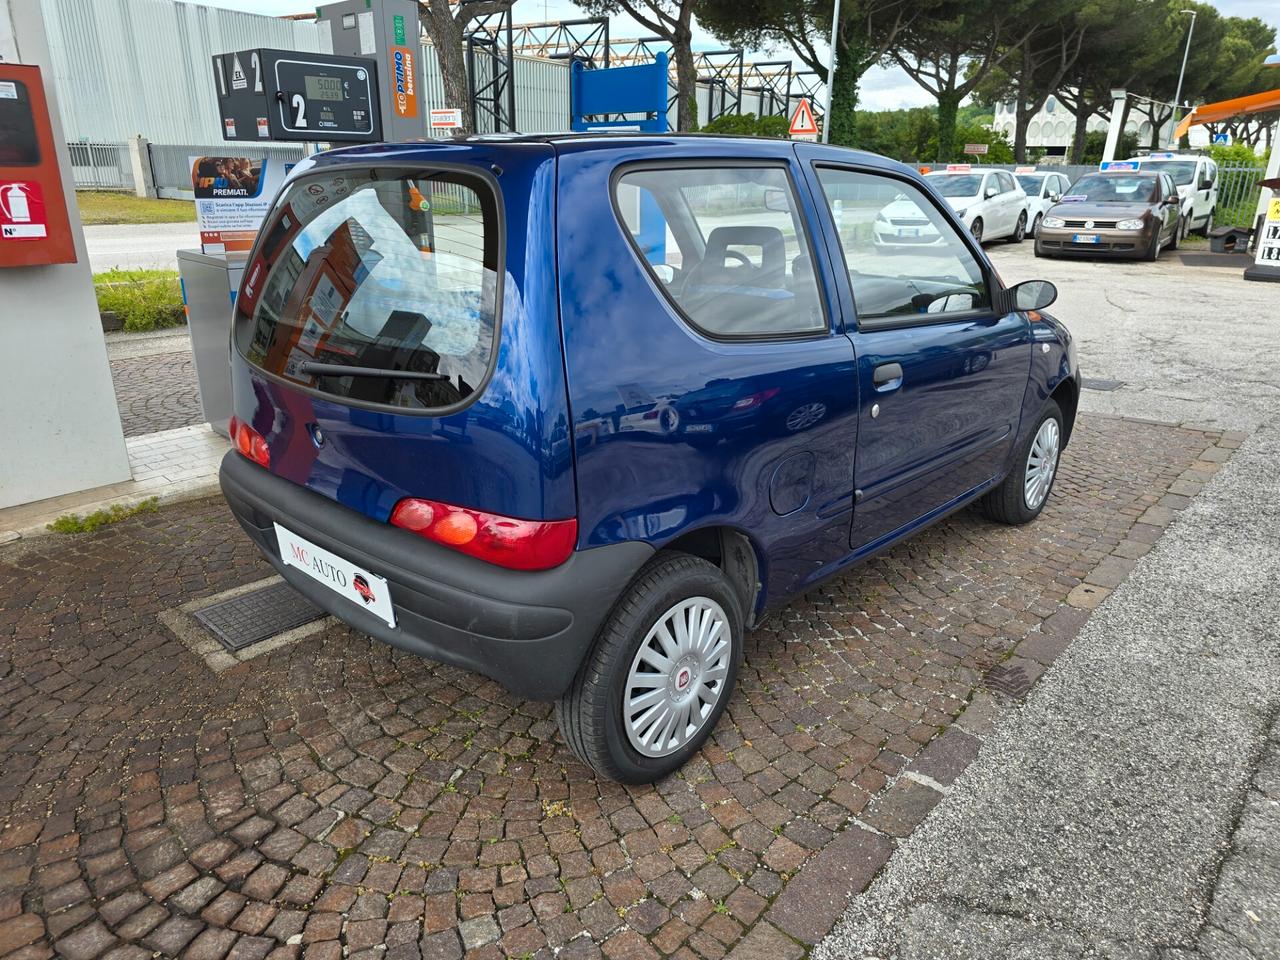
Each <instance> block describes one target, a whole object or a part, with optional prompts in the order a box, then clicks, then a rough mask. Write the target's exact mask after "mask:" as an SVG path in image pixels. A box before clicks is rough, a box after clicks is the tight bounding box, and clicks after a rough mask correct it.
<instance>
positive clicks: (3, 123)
mask: <svg viewBox="0 0 1280 960" xmlns="http://www.w3.org/2000/svg"><path fill="white" fill-rule="evenodd" d="M75 262H76V247H75V239H74V238H73V237H72V235H71V221H70V219H69V218H68V216H67V203H66V199H65V198H64V197H63V194H62V173H61V171H60V170H59V169H58V153H57V147H56V145H55V144H54V142H53V128H52V127H51V126H50V122H49V104H48V102H47V101H46V100H45V96H44V82H43V80H42V79H41V76H40V68H39V67H35V66H31V65H26V64H19V63H0V267H36V266H44V265H47V264H51V263H75Z"/></svg>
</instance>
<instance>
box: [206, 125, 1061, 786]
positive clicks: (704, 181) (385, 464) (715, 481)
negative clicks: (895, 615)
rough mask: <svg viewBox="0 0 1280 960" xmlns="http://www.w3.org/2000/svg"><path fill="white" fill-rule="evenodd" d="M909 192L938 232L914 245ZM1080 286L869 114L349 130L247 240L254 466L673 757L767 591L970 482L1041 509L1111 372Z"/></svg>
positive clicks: (434, 602)
mask: <svg viewBox="0 0 1280 960" xmlns="http://www.w3.org/2000/svg"><path fill="white" fill-rule="evenodd" d="M833 198H838V200H839V203H838V204H837V203H836V202H835V200H834V199H833ZM890 202H898V203H902V202H906V203H908V204H909V205H910V206H911V208H912V215H913V216H918V217H920V218H923V219H925V220H927V221H928V223H929V225H930V228H931V229H932V230H933V231H935V232H936V234H937V235H938V237H939V242H938V243H936V244H930V245H929V246H928V248H927V249H921V250H918V251H914V250H913V251H910V252H909V253H904V254H901V255H899V256H895V257H882V256H879V255H878V252H877V250H876V245H875V240H874V238H873V236H872V233H871V231H870V230H868V229H867V228H866V227H867V224H869V223H870V222H872V221H873V220H874V218H875V215H876V213H877V211H879V210H881V209H882V208H883V207H884V206H885V205H886V204H888V203H890ZM1054 296H1055V291H1054V289H1053V287H1052V285H1051V284H1048V283H1045V282H1042V281H1032V282H1028V283H1023V284H1020V285H1018V286H1016V287H1013V288H1006V287H1005V286H1004V285H1003V284H1002V283H1001V281H1000V278H999V276H998V275H997V274H996V272H995V270H994V269H992V266H991V264H990V263H989V262H988V261H987V259H986V257H985V256H984V255H983V252H982V250H981V248H980V247H979V246H978V243H977V241H976V240H975V239H974V238H973V237H972V236H971V235H970V233H969V231H968V230H966V229H965V227H964V224H963V223H962V222H961V221H960V220H959V219H958V218H957V216H956V215H955V214H954V213H953V212H952V211H951V210H950V209H949V208H948V207H947V204H946V202H945V201H944V200H943V199H942V198H941V197H940V196H938V194H937V193H936V192H934V191H933V189H932V188H931V187H930V186H929V184H927V183H926V182H925V181H924V180H923V179H922V178H921V177H920V176H919V175H918V174H917V173H916V172H915V171H913V170H911V169H910V168H908V167H905V166H903V165H902V164H899V163H895V162H893V161H889V160H885V159H883V158H881V157H876V156H872V155H869V154H864V153H857V152H853V151H849V150H844V149H840V148H836V147H827V146H820V145H817V144H795V143H790V142H787V141H776V140H753V139H727V138H710V137H679V136H672V137H665V136H664V137H641V136H635V137H627V136H600V135H588V136H565V137H514V138H512V137H506V138H469V139H463V140H454V141H445V142H441V143H415V144H402V145H379V146H376V147H356V148H349V149H343V150H335V151H333V152H330V153H327V154H323V155H321V156H319V157H317V158H314V159H312V160H308V161H304V162H303V163H302V164H300V165H299V166H298V167H296V168H295V169H294V171H293V173H292V174H291V176H290V179H289V182H288V183H287V185H286V187H285V189H284V191H283V192H282V194H281V195H280V197H278V198H277V200H276V202H275V205H274V207H273V210H272V212H271V213H270V215H269V217H268V219H267V222H266V224H265V225H264V227H263V230H262V233H261V237H260V239H259V241H258V245H257V247H256V248H255V250H254V252H253V253H252V255H251V258H250V261H249V265H248V268H247V269H246V271H245V279H244V282H243V285H242V287H241V290H240V293H239V296H238V299H237V301H236V308H235V309H236V313H235V324H234V334H233V338H234V343H233V349H232V361H231V362H232V379H233V387H234V398H235V399H234V403H235V420H234V422H233V424H232V434H233V437H234V441H235V448H236V449H235V450H234V451H233V452H232V453H231V454H229V455H228V456H227V458H226V459H225V460H224V461H223V465H222V474H221V480H222V488H223V491H224V493H225V495H226V498H227V501H228V502H229V503H230V505H231V508H232V510H233V511H234V513H235V515H236V517H237V518H238V519H239V521H240V523H241V525H242V526H243V527H244V529H245V531H246V532H247V533H248V534H249V536H250V537H252V538H253V540H254V541H255V542H256V543H257V544H258V546H259V547H260V548H261V550H262V552H263V553H264V554H265V555H266V557H267V558H268V559H269V560H270V561H271V562H272V564H274V565H275V567H276V568H277V569H278V570H279V571H280V573H281V574H282V575H283V576H284V577H285V578H286V579H287V580H288V581H289V582H290V583H292V584H293V585H294V586H295V587H296V588H297V589H298V590H299V591H301V592H302V593H304V594H306V595H307V596H308V597H309V598H310V599H311V600H312V601H314V602H315V603H317V604H318V605H319V606H321V607H323V608H324V609H326V610H328V611H330V612H332V613H333V614H335V615H337V616H338V617H341V618H342V619H343V620H345V621H347V622H348V623H350V624H352V625H353V626H355V627H356V628H358V629H360V630H362V631H364V632H365V633H368V634H370V635H372V636H374V637H377V638H379V639H381V640H383V641H386V642H387V643H390V644H393V645H395V646H397V647H400V648H402V649H404V650H409V651H412V652H414V653H417V654H420V655H422V656H425V657H429V658H432V659H434V660H439V661H443V662H445V663H449V664H455V665H458V666H462V667H465V668H467V669H470V670H474V671H476V672H478V673H482V674H485V675H487V676H489V677H493V678H495V679H496V680H498V681H499V682H500V683H502V684H503V685H505V686H506V687H507V688H508V689H510V690H512V691H514V692H515V693H516V694H518V695H521V696H527V697H532V698H539V699H547V700H554V701H556V704H557V706H556V716H557V718H558V720H559V723H560V726H561V729H562V731H563V733H564V737H565V740H566V741H567V743H568V745H569V747H570V748H571V749H572V750H573V752H574V753H576V754H577V755H578V756H579V757H580V758H581V759H582V760H583V761H584V762H586V763H588V764H590V765H591V766H592V767H593V768H595V769H596V770H597V771H599V772H600V773H601V774H604V775H607V776H610V777H614V778H617V779H621V780H627V781H635V782H638V781H648V780H653V779H655V778H658V777H660V776H662V775H664V774H666V773H668V772H670V771H672V770H674V769H675V768H676V767H678V766H679V765H680V764H681V763H683V762H684V761H685V760H686V759H687V758H688V757H690V756H691V755H692V754H693V753H694V752H695V751H696V750H697V749H698V747H699V745H700V744H701V743H702V742H703V740H704V739H705V738H706V737H707V735H708V734H709V732H710V731H711V729H712V728H713V727H714V725H715V723H716V721H717V719H718V718H719V717H720V715H721V714H722V713H723V711H724V710H725V707H726V705H727V703H728V701H729V698H730V694H731V692H732V690H733V687H734V682H735V680H736V678H737V675H738V671H739V665H740V663H741V661H742V652H743V642H744V641H743V637H744V632H745V631H746V630H748V629H750V628H751V627H752V626H753V625H755V624H756V623H758V622H759V621H760V618H761V617H762V616H763V615H764V613H765V612H766V611H767V610H768V609H770V608H771V607H774V606H776V605H778V604H781V603H785V602H786V601H787V600H789V599H791V598H793V597H795V596H796V595H798V594H800V593H802V592H803V591H805V590H807V589H809V588H810V587H812V586H813V585H814V584H816V583H818V582H819V581H821V580H822V579H824V578H826V577H829V576H831V575H832V574H835V573H837V572H839V571H841V570H843V569H845V568H847V567H849V566H850V565H851V564H855V563H858V562H859V561H862V560H864V559H866V558H867V557H869V556H871V555H872V554H874V553H876V552H878V551H880V550H883V549H885V548H886V547H888V546H890V545H891V544H893V543H895V542H897V541H899V540H901V539H902V538H903V537H906V536H908V535H910V534H911V533H913V532H915V531H917V530H919V529H921V528H923V527H925V526H926V525H928V524H930V523H932V522H934V521H936V520H938V519H939V518H940V517H943V516H945V515H947V514H948V513H950V512H952V511H954V510H957V509H959V508H961V507H963V506H965V505H966V504H970V503H974V502H977V503H979V504H981V506H982V508H983V509H984V510H985V512H986V513H987V514H988V515H989V516H990V517H992V518H994V519H996V520H998V521H1001V522H1005V523H1025V522H1027V521H1030V520H1031V519H1033V518H1034V517H1035V516H1037V515H1038V514H1039V513H1040V511H1041V510H1042V509H1043V508H1044V505H1045V502H1046V500H1047V498H1048V496H1049V494H1050V491H1051V489H1052V487H1053V482H1054V478H1055V476H1056V472H1057V467H1058V458H1059V454H1060V452H1061V450H1062V448H1063V447H1064V445H1065V444H1066V442H1067V440H1068V439H1069V437H1070V436H1071V428H1072V424H1073V422H1074V419H1075V410H1076V398H1077V392H1078V385H1079V377H1078V373H1077V368H1076V359H1075V354H1074V350H1073V348H1072V345H1071V339H1070V337H1069V336H1068V334H1067V331H1066V330H1065V329H1064V328H1063V326H1062V325H1061V324H1060V323H1059V322H1058V321H1056V320H1055V319H1053V318H1052V317H1051V316H1049V315H1048V314H1047V313H1044V312H1043V310H1044V308H1045V307H1046V306H1048V304H1049V303H1050V302H1051V301H1052V300H1053V298H1054Z"/></svg>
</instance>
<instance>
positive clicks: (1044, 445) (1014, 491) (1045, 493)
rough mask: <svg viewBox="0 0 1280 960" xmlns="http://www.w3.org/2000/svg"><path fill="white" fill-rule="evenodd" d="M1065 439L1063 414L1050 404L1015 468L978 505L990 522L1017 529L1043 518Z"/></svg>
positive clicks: (1015, 461)
mask: <svg viewBox="0 0 1280 960" xmlns="http://www.w3.org/2000/svg"><path fill="white" fill-rule="evenodd" d="M1062 435H1063V434H1062V411H1061V410H1060V409H1058V405H1057V404H1056V403H1054V402H1053V401H1052V400H1050V401H1049V402H1048V403H1047V404H1046V405H1045V408H1044V410H1043V412H1042V413H1041V414H1040V420H1039V422H1038V423H1037V424H1036V427H1035V429H1034V430H1032V431H1031V433H1030V435H1029V436H1028V437H1027V438H1026V439H1025V440H1024V441H1023V442H1022V446H1021V447H1020V448H1019V450H1018V457H1017V459H1016V460H1014V464H1015V466H1014V468H1013V469H1012V470H1010V471H1009V475H1008V476H1007V477H1005V478H1004V481H1003V482H1002V483H1001V484H1000V486H998V487H996V488H995V489H994V490H992V491H991V492H990V493H988V494H987V495H986V496H984V497H983V498H982V499H981V500H979V501H978V505H979V507H980V508H981V510H982V512H983V513H984V514H986V516H987V518H988V519H991V520H994V521H996V522H997V523H1007V524H1011V525H1016V524H1021V523H1030V522H1031V521H1032V520H1034V519H1035V518H1036V517H1038V516H1040V512H1041V511H1042V510H1044V505H1045V504H1046V503H1047V502H1048V500H1049V492H1050V491H1051V490H1052V489H1053V482H1054V480H1056V479H1057V477H1058V459H1059V457H1060V456H1061V454H1062Z"/></svg>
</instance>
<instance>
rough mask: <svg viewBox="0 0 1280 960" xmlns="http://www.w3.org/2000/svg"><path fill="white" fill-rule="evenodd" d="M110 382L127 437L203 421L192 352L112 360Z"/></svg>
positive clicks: (185, 351) (184, 351)
mask: <svg viewBox="0 0 1280 960" xmlns="http://www.w3.org/2000/svg"><path fill="white" fill-rule="evenodd" d="M111 379H112V380H113V381H114V382H115V385H116V403H118V404H119V405H120V420H121V422H122V423H123V424H124V435H125V436H126V437H136V436H139V435H140V434H144V433H156V432H158V431H160V430H172V429H173V428H174V427H186V426H190V425H191V424H193V423H202V422H203V421H204V415H203V414H202V413H201V412H200V391H199V387H198V386H197V385H196V371H195V367H194V366H193V364H192V360H191V352H190V351H189V350H183V351H180V352H177V353H162V354H158V355H155V356H147V357H129V358H124V359H119V360H112V361H111Z"/></svg>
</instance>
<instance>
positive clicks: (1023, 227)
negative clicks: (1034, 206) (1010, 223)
mask: <svg viewBox="0 0 1280 960" xmlns="http://www.w3.org/2000/svg"><path fill="white" fill-rule="evenodd" d="M1026 235H1027V211H1025V210H1023V211H1022V212H1021V213H1020V214H1018V223H1017V225H1016V226H1015V227H1014V228H1013V233H1011V234H1009V236H1007V237H1005V242H1006V243H1021V242H1022V240H1023V238H1024V237H1025V236H1026Z"/></svg>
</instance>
